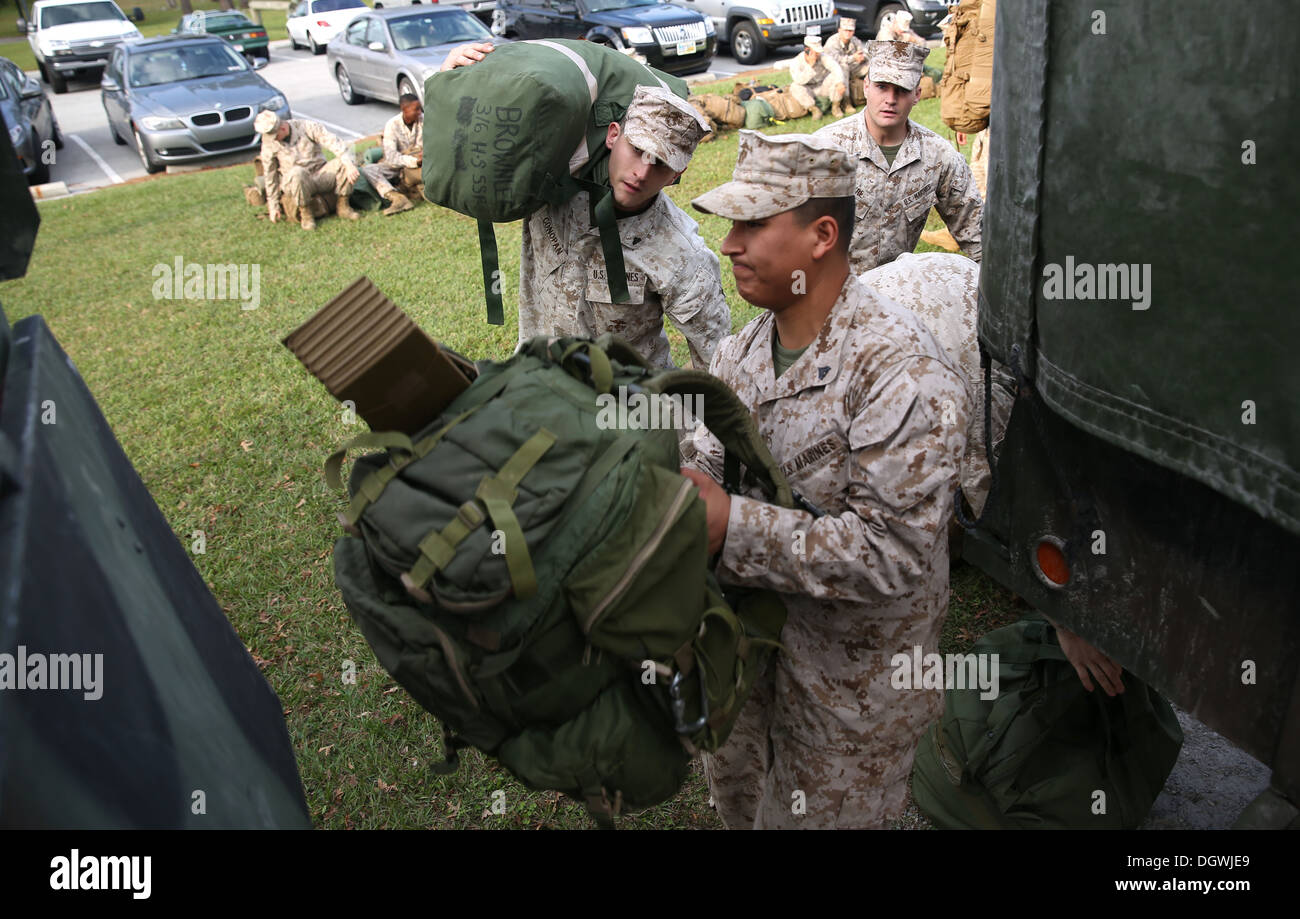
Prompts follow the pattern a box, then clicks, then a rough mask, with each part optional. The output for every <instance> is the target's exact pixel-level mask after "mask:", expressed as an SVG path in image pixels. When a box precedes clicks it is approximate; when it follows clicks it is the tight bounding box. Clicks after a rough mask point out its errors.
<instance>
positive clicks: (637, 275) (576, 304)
mask: <svg viewBox="0 0 1300 919" xmlns="http://www.w3.org/2000/svg"><path fill="white" fill-rule="evenodd" d="M618 233H619V238H620V239H621V240H622V241H623V262H624V265H625V267H626V268H627V288H628V293H629V294H630V295H631V299H630V300H629V302H627V303H614V302H613V298H612V297H611V296H610V292H609V282H608V279H607V278H606V276H605V256H604V253H603V252H602V250H601V247H600V231H599V230H598V229H597V228H596V227H594V226H592V224H591V221H590V215H589V204H588V198H587V193H586V192H583V193H581V194H579V195H577V196H576V197H574V198H573V199H572V200H571V201H569V202H568V203H567V204H562V205H559V206H547V207H544V208H542V209H541V210H539V211H537V212H536V213H535V214H533V215H532V216H531V217H529V218H528V219H527V220H525V221H524V248H523V257H522V258H521V259H520V277H519V338H520V340H521V341H522V340H524V339H527V338H531V337H532V336H534V335H551V336H563V335H580V336H583V337H589V338H595V337H597V336H599V335H602V334H604V333H605V332H612V333H614V334H615V335H617V336H619V337H620V338H623V339H624V340H625V341H627V342H628V343H629V344H630V345H632V347H633V348H635V349H636V350H637V351H639V352H640V353H641V356H642V357H644V358H645V359H646V360H648V361H649V362H650V363H651V364H653V365H654V366H656V367H671V366H673V361H672V355H671V353H670V351H669V348H668V336H667V335H666V334H665V333H664V316H668V318H670V319H671V320H672V321H673V324H674V325H676V326H677V328H678V329H680V330H681V332H682V334H683V335H685V336H686V341H687V344H688V345H689V346H690V353H691V362H692V363H693V364H694V365H695V366H696V367H697V368H699V369H701V370H703V369H704V368H706V367H708V366H709V360H710V359H711V358H712V357H713V351H714V349H715V348H716V347H717V346H718V342H720V341H722V339H723V338H724V337H726V335H727V334H728V333H729V332H730V331H731V310H730V308H729V307H728V306H727V300H726V297H724V296H723V294H722V274H721V271H720V269H719V266H718V257H717V256H716V255H714V254H713V252H712V250H710V249H709V247H708V246H707V245H706V244H705V242H704V240H703V238H701V236H700V233H699V227H698V224H696V222H695V221H694V220H692V219H691V218H690V217H689V216H687V214H685V213H684V212H683V211H682V209H681V208H679V207H678V206H677V205H675V204H673V202H672V201H670V200H669V199H668V196H667V195H665V194H663V193H662V192H660V193H659V195H658V197H656V198H655V201H654V203H653V204H652V205H651V206H650V207H649V208H648V209H647V210H645V211H642V212H641V213H640V214H635V215H633V216H630V217H624V218H622V219H620V220H619V221H618Z"/></svg>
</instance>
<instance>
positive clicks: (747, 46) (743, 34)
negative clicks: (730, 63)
mask: <svg viewBox="0 0 1300 919" xmlns="http://www.w3.org/2000/svg"><path fill="white" fill-rule="evenodd" d="M766 53H767V48H765V47H764V46H763V41H762V39H760V38H759V37H758V29H756V28H755V27H754V24H753V23H752V22H738V23H736V27H735V28H734V29H732V30H731V56H732V57H734V58H735V59H736V60H737V61H739V62H740V63H742V64H757V63H758V62H759V61H761V60H762V59H763V55H764V54H766Z"/></svg>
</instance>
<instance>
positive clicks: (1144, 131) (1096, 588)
mask: <svg viewBox="0 0 1300 919" xmlns="http://www.w3.org/2000/svg"><path fill="white" fill-rule="evenodd" d="M1263 5H1264V7H1265V8H1266V9H1265V10H1264V11H1258V12H1265V13H1270V12H1271V14H1272V15H1267V14H1266V15H1260V16H1254V17H1252V18H1251V19H1250V20H1249V21H1245V22H1242V23H1240V24H1239V27H1237V28H1234V29H1233V30H1230V31H1227V32H1224V31H1221V30H1219V31H1215V30H1211V29H1209V28H1208V26H1207V25H1206V24H1207V23H1210V22H1214V21H1215V16H1216V15H1217V13H1218V12H1219V11H1220V10H1221V7H1220V6H1219V5H1218V4H1216V3H1214V2H1211V0H1187V2H1185V3H1182V4H1180V5H1179V8H1178V15H1177V16H1176V17H1170V16H1167V15H1165V14H1164V13H1163V12H1161V11H1159V10H1157V9H1155V8H1153V7H1151V6H1148V5H1145V4H1122V5H1117V6H1112V7H1109V8H1107V9H1106V10H1100V9H1096V8H1095V7H1094V6H1093V5H1091V4H1080V3H1076V2H1070V0H1000V2H999V4H998V17H997V33H996V45H995V52H994V53H995V69H994V80H993V106H992V115H991V120H990V136H991V141H990V173H989V184H988V201H987V204H986V210H985V218H984V246H983V252H984V256H983V262H982V267H981V272H980V304H979V305H980V318H979V339H980V345H981V349H982V351H983V352H984V353H985V354H986V356H987V358H988V359H989V360H990V361H996V362H1000V363H1001V364H1003V365H1005V366H1007V367H1008V368H1010V370H1011V372H1012V374H1013V375H1014V376H1015V378H1016V379H1017V381H1018V394H1017V398H1016V401H1015V407H1014V410H1013V412H1012V414H1011V418H1010V422H1009V425H1008V428H1007V432H1006V439H1005V441H1004V442H1003V443H1002V446H1001V451H1000V454H999V455H998V456H997V458H996V462H995V463H994V470H995V475H996V479H995V484H994V486H993V492H992V495H991V497H990V499H989V501H988V502H987V504H986V505H985V508H984V514H983V518H982V519H981V520H979V521H978V522H977V525H974V526H971V527H970V528H968V529H967V530H966V535H965V539H964V546H963V555H964V557H965V558H966V559H968V560H970V561H972V562H974V563H975V564H976V565H978V566H980V567H981V568H983V569H984V570H986V571H987V572H989V573H990V574H992V575H993V576H994V577H995V578H997V579H998V580H999V581H1001V582H1002V583H1003V584H1005V585H1006V586H1008V587H1009V588H1010V589H1012V590H1013V591H1015V592H1016V593H1017V594H1019V595H1020V596H1022V597H1024V598H1025V599H1026V600H1028V601H1029V602H1030V603H1031V604H1032V605H1033V606H1035V607H1036V608H1037V609H1039V610H1041V611H1043V612H1044V613H1046V614H1047V615H1048V616H1050V617H1051V618H1052V619H1054V620H1056V621H1057V622H1060V623H1062V624H1063V625H1065V626H1066V627H1067V628H1069V629H1071V630H1073V631H1075V632H1078V633H1079V634H1080V635H1081V636H1083V637H1084V638H1085V639H1087V640H1088V641H1090V642H1092V643H1093V644H1094V645H1096V646H1097V647H1098V648H1100V649H1101V650H1102V651H1103V652H1105V653H1106V654H1108V655H1110V656H1111V657H1112V658H1114V659H1115V660H1116V661H1118V662H1119V663H1120V664H1122V665H1123V666H1124V667H1126V668H1127V669H1128V670H1129V671H1131V672H1132V673H1134V674H1135V675H1136V676H1138V677H1140V678H1142V679H1144V680H1146V681H1147V682H1149V683H1151V684H1152V685H1153V686H1155V687H1156V688H1157V689H1158V690H1159V691H1160V692H1162V693H1164V694H1165V695H1166V696H1168V697H1169V698H1170V699H1171V701H1173V702H1174V703H1175V704H1176V705H1178V706H1180V707H1182V708H1183V709H1185V710H1186V711H1188V712H1189V713H1190V714H1192V715H1193V716H1195V717H1196V718H1198V719H1200V720H1201V721H1203V722H1205V723H1206V724H1207V725H1209V726H1210V727H1211V728H1213V729H1214V730H1216V731H1218V732H1219V733H1221V734H1223V735H1224V736H1225V737H1227V738H1228V739H1230V740H1231V741H1233V742H1234V743H1236V744H1237V745H1238V746H1239V747H1241V748H1242V749H1243V750H1245V751H1246V752H1248V753H1250V754H1251V755H1253V756H1254V757H1256V758H1257V759H1259V760H1260V761H1262V762H1264V763H1265V764H1267V765H1269V766H1271V768H1272V770H1273V771H1272V787H1271V788H1270V789H1269V791H1268V792H1266V793H1265V794H1264V795H1263V796H1261V798H1259V799H1257V800H1256V801H1255V802H1254V803H1253V804H1252V805H1251V806H1250V808H1248V809H1247V812H1246V813H1245V814H1243V815H1242V817H1241V821H1240V825H1274V826H1276V825H1286V824H1292V825H1295V824H1296V823H1297V814H1300V811H1297V808H1296V802H1300V679H1298V677H1300V472H1298V471H1297V468H1298V462H1297V461H1298V458H1300V362H1298V361H1297V360H1296V353H1295V352H1296V348H1297V346H1300V313H1298V312H1297V311H1296V309H1295V308H1294V307H1295V300H1294V293H1293V284H1294V280H1293V272H1292V265H1293V262H1292V261H1291V258H1292V252H1291V251H1290V250H1291V239H1290V234H1288V233H1285V232H1281V228H1282V227H1283V226H1287V225H1289V224H1290V222H1291V219H1292V210H1293V208H1294V206H1295V202H1296V201H1297V200H1300V175H1297V172H1296V170H1295V168H1294V166H1293V164H1292V162H1291V155H1292V151H1294V150H1295V149H1296V148H1297V143H1298V142H1300V128H1298V127H1297V125H1296V123H1295V120H1294V119H1293V118H1290V117H1288V114H1287V113H1288V112H1290V111H1293V110H1294V106H1295V102H1296V98H1297V95H1300V72H1297V71H1296V70H1295V69H1294V68H1289V69H1288V68H1283V69H1282V70H1275V69H1265V68H1261V66H1260V63H1259V56H1258V49H1260V48H1264V47H1273V48H1279V47H1282V48H1284V47H1289V46H1290V44H1291V43H1292V41H1288V40H1287V38H1286V35H1290V36H1291V39H1292V40H1294V39H1296V38H1297V37H1298V36H1297V31H1298V29H1297V25H1296V22H1295V19H1294V17H1293V16H1291V15H1290V9H1289V6H1288V5H1287V4H1286V3H1284V2H1282V0H1269V2H1265V3H1264V4H1263ZM1279 28H1281V29H1282V30H1283V33H1284V34H1282V35H1279V34H1278V33H1277V30H1278V29H1279Z"/></svg>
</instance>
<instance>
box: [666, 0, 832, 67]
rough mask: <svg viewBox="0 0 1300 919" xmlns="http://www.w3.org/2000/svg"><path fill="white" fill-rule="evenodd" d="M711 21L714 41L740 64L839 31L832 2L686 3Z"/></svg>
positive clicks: (750, 0)
mask: <svg viewBox="0 0 1300 919" xmlns="http://www.w3.org/2000/svg"><path fill="white" fill-rule="evenodd" d="M690 7H691V9H695V10H699V11H700V12H701V13H703V14H704V15H705V16H708V17H709V18H710V19H712V20H713V26H714V28H715V29H717V32H718V39H719V40H721V41H725V42H726V43H727V44H728V45H730V46H731V55H732V57H734V58H735V59H736V60H737V61H739V62H740V63H742V64H757V63H758V62H759V61H761V60H762V59H763V57H764V55H766V54H767V52H768V50H769V49H771V48H777V47H779V46H781V45H791V44H799V43H800V42H802V41H803V37H804V35H806V34H807V33H808V32H817V33H818V34H819V35H821V36H823V37H825V36H828V35H833V34H834V33H835V30H836V29H837V28H839V18H838V17H837V16H836V12H835V3H834V2H833V0H745V2H741V3H736V2H734V0H690Z"/></svg>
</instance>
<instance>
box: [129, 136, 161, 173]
mask: <svg viewBox="0 0 1300 919" xmlns="http://www.w3.org/2000/svg"><path fill="white" fill-rule="evenodd" d="M135 149H136V150H137V151H138V152H139V153H140V162H141V163H142V164H144V171H145V172H147V173H149V174H150V175H153V174H154V173H155V172H162V171H163V166H164V164H163V163H160V162H158V161H157V160H155V159H154V158H153V154H152V153H150V152H149V149H148V148H147V147H146V146H145V145H144V141H142V140H141V139H140V132H139V131H136V132H135Z"/></svg>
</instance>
